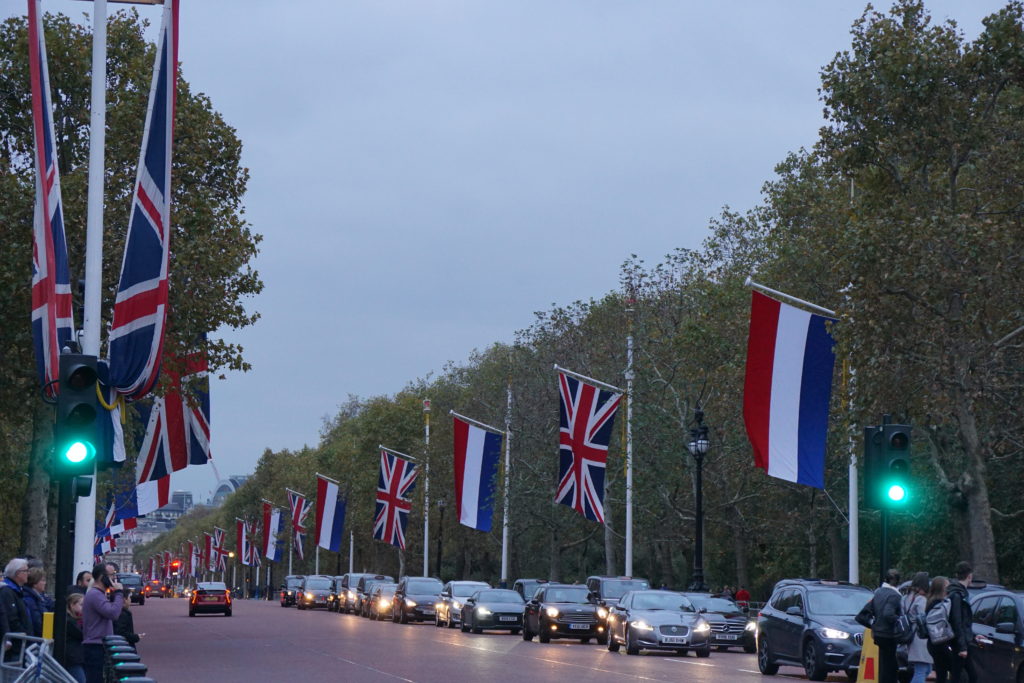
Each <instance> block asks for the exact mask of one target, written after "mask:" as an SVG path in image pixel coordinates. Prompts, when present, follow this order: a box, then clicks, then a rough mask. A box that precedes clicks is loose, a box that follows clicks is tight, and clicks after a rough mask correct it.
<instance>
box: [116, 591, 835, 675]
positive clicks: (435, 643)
mask: <svg viewBox="0 0 1024 683" xmlns="http://www.w3.org/2000/svg"><path fill="white" fill-rule="evenodd" d="M132 611H133V613H134V615H135V628H136V631H138V632H140V633H141V632H144V633H146V635H145V636H144V637H143V639H142V642H141V643H140V644H139V652H140V654H141V655H142V659H143V661H144V662H145V663H146V664H147V665H148V666H149V667H150V671H149V675H150V676H152V677H153V678H155V679H156V680H157V681H159V683H175V682H177V681H188V682H189V683H203V682H205V681H211V682H213V681H216V682H218V683H235V682H244V683H257V682H262V681H288V680H294V681H303V682H304V683H305V682H306V681H309V682H314V681H358V682H359V683H362V682H364V681H365V682H367V683H377V682H380V683H395V681H409V682H415V683H430V682H434V681H438V682H439V681H461V682H463V683H475V682H476V681H488V680H490V681H502V682H503V683H505V682H508V683H517V682H522V683H543V682H545V681H565V680H579V679H584V678H585V679H586V680H587V681H598V682H605V681H607V682H608V683H612V682H613V681H614V682H619V681H673V682H677V681H680V680H682V681H694V682H707V681H715V682H716V683H734V682H738V681H743V682H747V683H751V682H755V681H762V682H763V683H767V682H768V681H771V680H779V679H783V680H787V679H793V678H796V679H802V678H803V675H802V671H801V670H800V669H789V668H785V667H784V668H783V669H782V671H781V673H780V675H779V676H776V677H775V679H767V678H765V677H763V676H761V674H759V673H758V672H757V662H756V660H755V658H754V655H749V654H744V653H743V652H740V651H729V652H712V654H711V657H709V658H707V659H698V658H697V657H694V656H693V655H689V656H687V657H680V656H678V655H675V654H671V655H670V654H643V655H640V656H638V657H630V656H627V655H625V654H624V653H623V652H621V651H620V652H619V653H611V652H608V650H607V649H605V648H604V647H601V646H598V645H594V644H589V645H583V644H581V643H579V642H569V641H553V642H552V643H550V644H548V645H541V644H540V643H538V642H536V641H534V642H532V643H528V642H525V641H523V639H522V638H521V637H519V636H511V635H508V634H503V633H484V634H481V635H474V634H471V633H462V632H461V631H459V630H458V629H452V630H449V629H438V628H435V627H434V626H433V624H408V625H400V624H392V623H391V622H376V621H369V620H368V619H363V618H360V617H356V616H353V615H346V614H335V613H333V612H325V611H322V610H317V611H304V612H299V611H298V610H296V609H295V608H294V607H291V608H288V609H283V608H281V607H280V605H278V604H277V603H274V602H263V601H248V600H239V601H236V602H235V604H234V615H233V616H232V617H230V618H225V617H223V616H220V615H201V616H197V617H195V618H189V616H188V603H187V602H186V601H185V600H184V599H166V600H155V599H150V600H147V601H146V604H145V605H144V606H143V607H137V606H136V607H134V608H133V610H132ZM829 680H835V681H845V680H846V677H845V676H838V675H836V676H833V677H831V678H830V679H829Z"/></svg>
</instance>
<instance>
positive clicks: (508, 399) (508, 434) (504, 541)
mask: <svg viewBox="0 0 1024 683" xmlns="http://www.w3.org/2000/svg"><path fill="white" fill-rule="evenodd" d="M511 453H512V381H511V379H509V383H508V386H507V388H506V394H505V482H504V488H505V491H504V504H503V507H504V514H503V515H502V521H501V587H502V588H508V525H509V519H508V482H509V478H510V477H511V472H510V469H509V468H510V467H511V466H512V455H511Z"/></svg>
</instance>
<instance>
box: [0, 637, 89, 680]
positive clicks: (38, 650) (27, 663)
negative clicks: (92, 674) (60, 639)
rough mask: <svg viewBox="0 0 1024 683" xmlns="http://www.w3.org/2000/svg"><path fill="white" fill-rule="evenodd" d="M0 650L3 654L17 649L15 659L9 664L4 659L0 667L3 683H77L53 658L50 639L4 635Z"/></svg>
mask: <svg viewBox="0 0 1024 683" xmlns="http://www.w3.org/2000/svg"><path fill="white" fill-rule="evenodd" d="M0 647H2V650H3V652H4V653H5V654H6V653H8V652H9V651H10V650H12V649H17V650H18V655H17V657H14V658H12V659H10V660H9V661H8V660H7V659H6V657H5V660H4V662H3V663H2V664H0V673H2V674H3V677H2V679H0V680H2V681H3V683H23V682H25V683H27V682H28V681H46V683H76V681H75V678H74V676H72V675H71V674H69V673H68V672H67V670H65V669H64V667H62V666H61V665H60V664H58V663H57V660H56V659H54V658H53V641H52V640H48V639H46V638H36V637H34V636H26V635H24V634H21V633H7V634H5V635H4V639H3V645H2V646H0Z"/></svg>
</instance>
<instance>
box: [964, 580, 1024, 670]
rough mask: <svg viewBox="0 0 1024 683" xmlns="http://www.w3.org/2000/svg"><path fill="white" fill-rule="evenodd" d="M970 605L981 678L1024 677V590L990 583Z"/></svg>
mask: <svg viewBox="0 0 1024 683" xmlns="http://www.w3.org/2000/svg"><path fill="white" fill-rule="evenodd" d="M968 590H970V588H968ZM971 609H972V611H973V612H974V623H973V624H972V625H971V626H972V628H973V629H974V637H975V639H974V641H973V642H971V643H970V651H971V659H972V660H973V661H974V668H975V669H976V670H977V672H978V680H980V681H986V682H989V681H990V682H991V683H1004V682H1005V683H1019V682H1020V681H1024V652H1022V650H1021V647H1020V643H1021V641H1022V640H1024V593H1021V592H1019V591H1011V590H1006V589H1005V588H991V587H989V588H988V589H987V590H984V591H978V592H977V593H976V594H975V595H974V597H973V598H972V599H971Z"/></svg>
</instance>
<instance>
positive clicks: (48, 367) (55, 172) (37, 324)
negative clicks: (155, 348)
mask: <svg viewBox="0 0 1024 683" xmlns="http://www.w3.org/2000/svg"><path fill="white" fill-rule="evenodd" d="M28 43H29V59H28V63H29V74H30V77H31V81H32V132H33V136H34V139H35V147H34V155H33V156H34V159H33V161H34V162H35V168H36V174H35V176H36V205H35V218H34V223H33V228H32V341H33V345H34V346H35V355H36V370H37V374H38V377H39V382H40V384H41V385H42V386H43V387H45V388H46V391H45V393H46V395H47V396H53V395H55V393H56V392H55V391H54V390H53V387H52V386H50V385H49V383H50V382H53V381H55V380H56V379H57V378H58V375H59V368H58V357H59V356H60V352H61V349H62V348H63V347H64V346H65V345H66V344H67V343H68V342H69V341H70V340H71V337H72V332H73V329H74V321H73V319H72V310H71V309H72V306H71V275H70V268H69V266H68V247H67V240H66V238H65V235H64V210H63V208H62V204H61V194H60V170H59V168H58V164H57V146H56V135H55V134H54V128H53V107H52V103H51V100H50V70H49V66H48V64H47V59H46V40H45V38H44V36H43V14H42V8H41V5H40V0H28Z"/></svg>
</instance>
